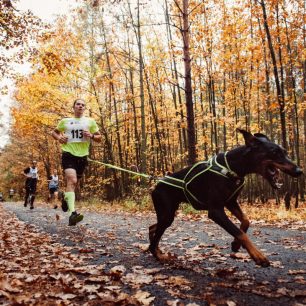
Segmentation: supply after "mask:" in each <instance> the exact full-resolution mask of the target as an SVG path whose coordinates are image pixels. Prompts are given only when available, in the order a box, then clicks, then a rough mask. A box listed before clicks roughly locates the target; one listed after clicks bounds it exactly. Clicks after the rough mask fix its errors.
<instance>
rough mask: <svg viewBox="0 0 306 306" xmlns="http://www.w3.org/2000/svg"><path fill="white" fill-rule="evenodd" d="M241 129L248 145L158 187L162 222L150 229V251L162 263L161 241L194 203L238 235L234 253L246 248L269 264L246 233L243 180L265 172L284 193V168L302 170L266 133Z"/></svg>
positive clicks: (156, 201) (291, 171)
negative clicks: (184, 204)
mask: <svg viewBox="0 0 306 306" xmlns="http://www.w3.org/2000/svg"><path fill="white" fill-rule="evenodd" d="M237 131H238V132H240V133H241V134H242V135H243V137H244V140H245V145H243V146H239V147H237V148H235V149H233V150H231V151H228V152H226V153H219V154H217V155H216V156H215V157H213V158H212V159H211V160H209V161H205V162H199V163H196V164H195V165H193V166H190V167H187V168H184V169H182V170H180V171H178V172H175V173H173V174H171V175H169V176H165V177H164V178H162V179H160V180H159V182H158V183H157V185H156V187H155V188H154V190H153V191H152V200H153V204H154V208H155V211H156V215H157V223H156V224H154V225H151V226H150V228H149V239H150V246H149V250H150V252H151V253H152V254H153V255H154V256H155V257H156V258H157V259H159V260H167V259H169V257H168V255H167V254H163V253H162V252H161V251H160V250H159V248H158V245H159V242H160V239H161V237H162V235H163V234H164V232H165V230H166V229H167V228H168V227H169V226H170V225H171V224H172V222H173V220H174V217H175V212H176V210H177V209H178V207H179V204H180V203H182V202H189V203H190V204H191V205H192V206H193V207H194V208H195V209H197V210H207V211H208V217H209V218H210V219H212V220H213V221H214V222H215V223H217V224H218V225H220V226H221V227H222V228H223V229H225V230H226V231H227V232H228V233H229V234H231V235H232V236H233V237H234V241H233V242H232V244H231V247H232V251H234V252H237V251H238V250H239V248H240V247H241V246H242V247H244V248H245V249H246V250H247V251H248V253H249V255H250V256H251V257H252V258H253V260H254V261H255V262H256V264H258V265H260V266H262V267H267V266H269V265H270V263H269V260H268V259H267V257H266V256H265V255H264V254H263V253H262V252H261V251H259V250H258V249H257V248H256V247H255V245H254V244H253V243H252V242H251V241H250V239H249V238H248V236H247V234H246V232H247V230H248V228H249V224H250V222H249V220H248V218H247V216H246V215H245V214H244V213H243V212H242V210H241V208H240V206H239V204H238V202H237V197H238V195H239V193H240V191H241V190H242V187H243V185H244V177H245V176H246V175H247V174H250V173H257V174H260V175H262V176H263V177H264V178H265V179H267V180H268V182H269V183H270V185H271V186H272V188H274V189H279V188H280V187H281V185H282V184H281V183H280V179H279V178H280V176H279V173H280V171H279V170H281V171H282V172H284V173H287V174H289V175H290V176H293V177H298V176H299V175H301V174H302V173H303V172H302V170H301V169H300V168H299V167H298V166H297V165H295V164H294V163H293V162H292V161H291V160H290V159H289V158H288V156H287V154H286V151H285V150H284V149H283V148H282V147H280V146H279V145H277V144H275V143H273V142H271V141H270V140H269V139H268V137H267V136H265V135H264V134H261V133H256V134H254V135H252V134H251V133H249V132H247V131H245V130H241V129H237ZM225 208H227V209H228V210H229V211H230V212H231V213H232V214H233V215H234V216H235V217H236V218H237V219H238V220H239V221H240V222H241V224H240V229H239V228H238V227H236V225H234V223H232V221H231V220H230V219H229V218H228V216H227V215H226V213H225V211H224V209H225Z"/></svg>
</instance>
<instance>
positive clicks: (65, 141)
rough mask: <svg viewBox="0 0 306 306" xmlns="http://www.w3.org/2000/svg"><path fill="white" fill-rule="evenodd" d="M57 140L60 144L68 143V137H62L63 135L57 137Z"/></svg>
mask: <svg viewBox="0 0 306 306" xmlns="http://www.w3.org/2000/svg"><path fill="white" fill-rule="evenodd" d="M57 139H58V141H59V142H60V143H62V144H64V143H67V141H68V137H67V136H65V135H63V134H61V135H59V136H58V138H57Z"/></svg>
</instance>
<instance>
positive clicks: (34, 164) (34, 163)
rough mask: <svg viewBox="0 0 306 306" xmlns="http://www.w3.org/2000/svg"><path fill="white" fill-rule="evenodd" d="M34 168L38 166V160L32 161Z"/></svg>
mask: <svg viewBox="0 0 306 306" xmlns="http://www.w3.org/2000/svg"><path fill="white" fill-rule="evenodd" d="M32 166H33V168H35V167H36V166H37V161H36V160H33V161H32Z"/></svg>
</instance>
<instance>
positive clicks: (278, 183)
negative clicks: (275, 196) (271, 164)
mask: <svg viewBox="0 0 306 306" xmlns="http://www.w3.org/2000/svg"><path fill="white" fill-rule="evenodd" d="M273 180H274V183H275V186H276V187H277V188H278V189H280V188H281V187H282V186H283V181H282V179H281V176H280V171H279V170H278V169H277V168H274V175H273Z"/></svg>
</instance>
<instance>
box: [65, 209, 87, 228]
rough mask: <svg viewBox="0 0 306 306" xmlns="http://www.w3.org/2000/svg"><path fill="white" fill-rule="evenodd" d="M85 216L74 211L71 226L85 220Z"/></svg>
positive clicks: (71, 216)
mask: <svg viewBox="0 0 306 306" xmlns="http://www.w3.org/2000/svg"><path fill="white" fill-rule="evenodd" d="M83 218H84V216H83V215H81V214H78V213H77V212H76V211H74V212H73V213H72V214H71V215H70V217H69V226H73V225H76V224H77V223H79V222H81V221H82V220H83Z"/></svg>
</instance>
